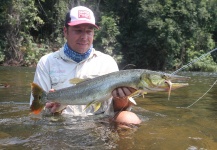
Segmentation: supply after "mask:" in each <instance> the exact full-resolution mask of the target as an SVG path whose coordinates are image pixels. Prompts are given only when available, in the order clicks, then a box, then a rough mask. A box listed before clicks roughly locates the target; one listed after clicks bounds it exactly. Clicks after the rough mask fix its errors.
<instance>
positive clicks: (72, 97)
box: [30, 69, 189, 114]
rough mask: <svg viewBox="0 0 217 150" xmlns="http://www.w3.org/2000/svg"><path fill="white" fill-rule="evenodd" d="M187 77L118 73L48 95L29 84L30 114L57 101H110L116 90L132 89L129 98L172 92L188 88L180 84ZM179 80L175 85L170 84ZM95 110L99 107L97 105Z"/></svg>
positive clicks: (81, 102) (79, 102)
mask: <svg viewBox="0 0 217 150" xmlns="http://www.w3.org/2000/svg"><path fill="white" fill-rule="evenodd" d="M187 79H189V77H184V76H177V75H171V74H167V73H163V72H156V71H150V70H145V69H132V70H121V71H117V72H113V73H109V74H106V75H102V76H99V77H96V78H93V79H88V80H85V81H82V82H80V83H78V84H76V85H75V86H71V87H68V88H63V89H59V90H56V91H55V92H50V93H47V92H45V91H44V90H43V89H42V88H40V87H39V86H38V85H37V84H36V83H31V88H32V95H33V97H34V100H33V102H32V105H31V107H30V108H31V112H32V113H34V114H38V113H40V112H41V110H42V109H43V108H44V106H45V104H46V102H48V101H52V102H58V103H61V104H62V105H87V106H89V105H90V104H101V102H102V101H104V100H107V99H109V98H110V97H111V96H112V95H111V93H112V91H113V90H114V89H115V88H117V87H126V86H127V87H132V88H135V89H137V91H136V92H135V93H133V94H132V95H130V96H129V97H128V99H129V100H132V97H133V96H135V95H138V94H144V93H146V92H159V91H171V90H174V89H177V88H180V87H184V86H187V85H188V83H181V82H180V81H183V80H187ZM173 81H176V82H177V81H178V82H177V83H172V82H173ZM97 106H98V107H99V106H100V105H97Z"/></svg>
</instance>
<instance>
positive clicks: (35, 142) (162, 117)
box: [0, 67, 217, 150]
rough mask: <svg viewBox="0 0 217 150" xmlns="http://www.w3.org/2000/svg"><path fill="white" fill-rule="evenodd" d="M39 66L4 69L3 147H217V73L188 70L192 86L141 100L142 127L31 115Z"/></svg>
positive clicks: (0, 94)
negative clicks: (5, 85)
mask: <svg viewBox="0 0 217 150" xmlns="http://www.w3.org/2000/svg"><path fill="white" fill-rule="evenodd" d="M34 71H35V69H34V68H25V67H0V83H8V84H10V87H9V88H0V149H9V150H11V149H16V150H17V149H18V150H19V149H21V150H27V149H28V150H29V149H46V150H47V149H48V150H49V149H52V150H53V149H54V150H55V149H57V150H59V149H64V150H65V149H70V150H71V149H72V150H73V149H75V150H83V149H85V150H86V149H88V150H92V149H94V150H101V149H112V150H131V149H133V150H140V149H141V150H144V149H145V150H205V149H207V150H214V149H217V85H214V87H213V88H212V89H211V90H210V91H209V92H208V93H207V94H206V95H205V96H204V97H203V98H201V99H200V101H198V102H197V103H196V104H194V105H193V106H192V107H190V108H186V107H187V106H189V105H190V104H192V103H193V102H194V101H196V100H197V99H198V98H200V97H201V96H202V95H203V94H204V93H205V92H206V91H207V90H208V89H209V88H210V87H211V86H212V84H213V83H214V82H215V81H216V79H217V73H204V72H184V73H182V74H181V75H184V76H189V77H191V80H190V81H189V84H190V85H189V86H188V87H186V88H182V89H178V90H176V91H172V93H171V97H170V100H168V93H157V94H156V93H155V94H147V95H146V96H145V98H137V99H136V101H137V106H135V107H133V111H134V112H135V113H136V114H137V115H138V116H139V117H140V118H141V119H142V120H143V122H142V124H141V125H140V126H132V127H131V128H120V127H117V126H116V125H114V124H111V123H109V121H108V119H107V118H105V117H103V116H89V117H71V116H49V115H47V116H46V115H31V114H29V95H30V82H32V80H33V76H34Z"/></svg>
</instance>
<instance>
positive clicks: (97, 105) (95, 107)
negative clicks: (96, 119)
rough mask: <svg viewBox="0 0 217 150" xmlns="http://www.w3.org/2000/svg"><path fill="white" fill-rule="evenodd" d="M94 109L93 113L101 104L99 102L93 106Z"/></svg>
mask: <svg viewBox="0 0 217 150" xmlns="http://www.w3.org/2000/svg"><path fill="white" fill-rule="evenodd" d="M93 107H94V112H96V111H97V110H99V108H100V107H101V103H100V102H97V103H95V104H94V105H93Z"/></svg>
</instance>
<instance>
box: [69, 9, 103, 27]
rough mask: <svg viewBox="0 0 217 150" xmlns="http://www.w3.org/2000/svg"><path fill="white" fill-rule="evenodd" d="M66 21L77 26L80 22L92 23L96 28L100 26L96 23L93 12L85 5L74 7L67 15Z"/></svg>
mask: <svg viewBox="0 0 217 150" xmlns="http://www.w3.org/2000/svg"><path fill="white" fill-rule="evenodd" d="M66 23H67V24H68V25H69V26H76V25H79V24H91V25H93V26H94V27H95V28H97V29H98V28H99V27H98V26H97V25H96V24H95V17H94V14H93V12H92V11H91V10H90V9H89V8H87V7H84V6H77V7H74V8H72V9H71V10H70V11H69V13H67V15H66Z"/></svg>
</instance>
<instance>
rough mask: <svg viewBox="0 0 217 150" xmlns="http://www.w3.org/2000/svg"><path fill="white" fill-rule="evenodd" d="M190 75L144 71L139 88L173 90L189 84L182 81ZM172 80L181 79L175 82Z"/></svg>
mask: <svg viewBox="0 0 217 150" xmlns="http://www.w3.org/2000/svg"><path fill="white" fill-rule="evenodd" d="M189 79H190V78H189V77H184V76H176V75H170V74H160V73H156V74H147V73H144V74H142V75H141V77H140V81H139V84H138V88H139V89H140V90H143V91H145V92H160V91H171V90H175V89H178V88H181V87H186V86H188V83H181V82H182V81H186V80H189ZM172 81H174V82H175V81H179V82H177V83H173V82H172Z"/></svg>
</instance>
